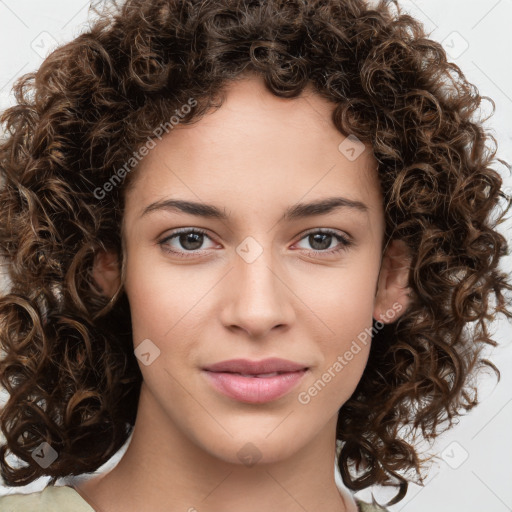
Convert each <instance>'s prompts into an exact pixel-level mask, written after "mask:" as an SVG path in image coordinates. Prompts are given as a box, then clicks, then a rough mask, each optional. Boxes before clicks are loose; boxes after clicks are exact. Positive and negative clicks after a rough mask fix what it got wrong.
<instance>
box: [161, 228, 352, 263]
mask: <svg viewBox="0 0 512 512" xmlns="http://www.w3.org/2000/svg"><path fill="white" fill-rule="evenodd" d="M184 233H194V234H200V235H206V236H207V237H208V238H210V236H208V234H207V232H206V231H204V230H203V229H200V228H182V229H179V230H176V231H174V232H173V233H172V234H171V235H169V236H167V237H165V238H164V239H163V240H160V241H159V242H158V245H160V246H161V247H162V249H163V250H164V251H165V252H167V253H170V254H173V255H175V256H178V257H180V258H191V257H194V256H197V255H198V254H201V253H202V252H203V253H204V252H205V251H201V250H200V249H197V250H195V251H185V252H186V253H188V255H186V256H185V255H184V253H183V252H180V251H175V250H173V249H168V248H166V243H167V242H168V241H169V240H172V239H173V238H176V237H177V236H179V235H182V234H184ZM318 233H320V234H324V235H332V236H334V238H336V240H338V242H340V245H339V246H338V248H336V249H330V250H324V251H320V250H317V249H310V250H309V251H308V252H310V253H312V254H313V255H315V256H317V255H318V256H320V257H323V256H325V255H329V256H332V255H333V254H337V253H339V252H341V251H345V250H347V249H348V248H349V247H351V246H352V244H353V242H352V241H350V240H349V239H348V238H346V237H344V236H342V235H340V234H339V233H337V232H336V231H333V230H331V229H316V230H313V231H308V232H307V233H305V234H304V235H303V236H302V238H301V239H300V240H299V242H300V241H301V240H303V239H304V238H306V237H308V236H309V235H314V234H318Z"/></svg>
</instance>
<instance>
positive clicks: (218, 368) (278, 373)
mask: <svg viewBox="0 0 512 512" xmlns="http://www.w3.org/2000/svg"><path fill="white" fill-rule="evenodd" d="M307 370H308V367H307V366H305V365H303V364H299V363H294V362H293V361H287V360H285V359H277V358H272V359H264V360H263V361H249V360H247V359H231V360H229V361H222V362H220V363H215V364H213V365H210V366H207V367H206V368H204V371H205V375H206V377H207V378H208V380H209V382H210V384H212V386H213V387H214V388H215V389H216V390H217V391H219V392H221V393H222V394H224V395H226V396H228V397H230V398H234V399H235V400H239V401H241V402H249V403H265V402H270V401H272V400H277V399H278V398H280V397H282V396H284V395H286V394H287V393H288V392H289V391H291V390H292V388H294V387H295V386H296V384H297V383H298V382H299V381H300V380H301V379H302V377H303V376H304V374H305V373H306V371H307Z"/></svg>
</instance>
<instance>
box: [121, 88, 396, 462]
mask: <svg viewBox="0 0 512 512" xmlns="http://www.w3.org/2000/svg"><path fill="white" fill-rule="evenodd" d="M333 108H334V107H333V105H331V104H330V103H328V102H327V101H326V100H324V99H322V98H321V97H319V96H316V95H314V94H313V93H311V92H308V93H307V94H304V96H303V97H301V98H295V99H282V98H278V97H276V96H274V95H272V94H271V93H270V92H268V91H267V90H266V89H265V88H264V86H263V83H262V82H261V81H260V80H259V79H256V78H250V79H244V80H243V81H240V82H237V83H232V84H231V85H230V86H229V89H228V94H227V97H226V101H225V103H224V104H223V106H222V107H221V108H220V109H219V110H217V111H215V112H214V113H212V114H209V115H207V116H205V117H203V118H202V119H201V120H200V121H199V122H197V123H196V124H193V125H189V126H186V125H177V126H175V127H174V128H173V129H172V130H171V131H170V132H169V133H168V134H167V135H165V136H164V137H163V138H162V140H161V141H159V142H158V143H157V146H156V147H155V148H154V149H152V150H150V151H149V153H148V154H147V156H146V157H145V158H144V159H143V161H142V162H141V164H140V166H139V168H138V169H137V171H136V172H137V173H138V174H137V176H134V178H136V179H135V181H134V182H133V187H132V188H131V189H130V190H129V192H128V193H127V196H126V208H125V215H124V219H123V238H124V242H125V250H126V255H125V257H126V280H125V290H126V293H127V295H128V299H129V303H130V308H131V314H132V322H133V337H134V348H135V349H136V350H135V353H136V354H137V356H138V357H139V365H140V368H141V371H142V374H143V378H144V383H143V388H144V390H145V395H144V396H145V398H144V399H145V400H146V404H145V409H144V410H145V411H146V412H147V411H150V413H151V414H150V416H151V417H150V418H148V421H152V422H153V424H154V429H155V431H157V432H156V435H159V434H158V429H160V431H159V432H160V434H161V435H167V434H169V432H173V434H175V435H177V436H178V437H179V438H181V439H182V440H183V443H185V444H187V443H188V444H190V446H195V447H196V448H197V447H198V448H200V449H202V450H203V451H206V452H208V453H209V454H210V455H213V456H215V457H217V458H220V459H223V460H225V461H229V462H235V463H241V462H246V461H247V460H253V461H256V460H260V461H261V462H272V461H277V460H280V459H283V458H285V457H288V456H290V455H292V454H293V453H296V452H298V451H299V450H301V449H303V448H304V447H306V446H311V445H312V444H313V443H314V442H320V440H321V439H324V440H326V439H327V440H328V441H326V442H328V443H331V444H332V443H333V441H334V429H335V425H336V419H337V412H338V409H339V408H340V407H341V405H342V404H343V403H344V402H345V401H346V400H347V399H348V398H349V397H350V395H351V394H352V392H353V391H354V389H355V387H356V385H357V383H358V381H359V380H360V378H361V375H362V373H363V370H364V367H365V364H366V361H367V357H368V352H369V348H370V343H369V341H370V336H369V335H368V333H369V332H370V329H371V326H372V316H373V317H374V318H376V319H379V317H382V315H386V316H387V317H388V319H396V316H395V315H396V314H397V312H398V310H399V309H400V308H402V306H401V305H400V304H398V306H397V305H396V302H395V304H394V305H392V299H393V297H392V294H391V293H389V291H390V288H389V281H391V280H392V278H393V275H392V274H389V275H388V281H386V282H383V283H382V287H381V288H380V289H379V294H378V296H377V298H376V289H377V284H378V282H380V281H379V269H380V264H381V244H382V241H383V235H384V213H383V205H382V197H381V193H380V189H379V183H378V179H377V174H376V160H375V159H374V157H373V156H372V154H371V151H370V150H369V149H368V147H366V148H364V147H363V146H360V145H359V144H358V143H357V140H356V142H353V141H351V140H349V139H347V140H345V137H344V136H343V135H341V134H340V133H339V132H338V131H337V130H336V129H335V127H334V125H333V124H332V121H331V120H330V115H331V112H332V110H333ZM340 143H342V144H341V146H340ZM362 149H365V151H364V152H362V153H361V154H359V153H360V151H361V150H362ZM328 200H331V202H330V203H328V204H330V206H328V207H326V206H318V207H316V208H315V207H313V206H307V205H310V204H313V203H319V202H323V201H328ZM170 201H179V202H181V203H175V205H174V206H172V204H171V203H170ZM167 202H169V203H167ZM185 202H187V205H185ZM188 203H197V206H194V207H192V206H191V205H190V204H188ZM180 204H181V206H180ZM206 205H208V206H206ZM194 212H195V213H194ZM178 230H182V231H183V233H182V234H181V236H180V235H178V236H173V235H176V233H177V231H178ZM194 230H196V231H198V230H199V231H200V233H198V234H197V233H196V234H195V235H194V233H193V231H194ZM191 231H192V233H190V232H191ZM322 231H323V232H324V234H322ZM187 233H188V234H187ZM337 237H339V238H337ZM386 287H388V288H386ZM386 290H387V292H386ZM379 297H380V299H379ZM402 305H404V303H403V301H402ZM386 308H387V310H386ZM393 317H395V318H393ZM270 358H279V359H280V360H285V361H288V363H283V362H282V361H281V362H279V361H278V362H277V363H276V362H275V361H274V362H272V361H271V362H270V363H268V364H267V363H263V364H262V365H260V366H258V363H260V362H262V361H263V360H267V359H270ZM233 360H244V361H245V363H240V361H235V362H233ZM226 361H230V362H229V363H225V362H226ZM251 363H254V365H251ZM272 363H274V364H272ZM287 364H288V366H287ZM214 365H216V366H214ZM276 372H277V375H276ZM281 372H283V373H281ZM242 374H244V375H245V376H244V375H242ZM265 374H268V375H265ZM141 396H142V395H141ZM317 446H318V445H317Z"/></svg>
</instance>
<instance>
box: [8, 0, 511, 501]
mask: <svg viewBox="0 0 512 512" xmlns="http://www.w3.org/2000/svg"><path fill="white" fill-rule="evenodd" d="M245 73H256V74H258V75H259V76H262V77H263V78H264V81H265V85H266V87H267V88H268V90H269V91H271V92H272V93H273V94H275V95H276V96H280V97H284V98H294V97H297V96H298V95H299V94H300V93H301V92H302V91H303V89H304V88H305V87H306V86H307V85H312V86H313V87H314V88H315V91H316V93H317V94H319V95H321V96H322V97H324V98H326V99H328V100H330V101H332V102H334V103H335V104H336V108H335V110H334V112H333V115H332V121H333V122H334V124H335V126H336V128H337V129H338V130H339V131H340V132H341V133H342V134H345V135H347V134H352V135H355V136H356V137H357V138H359V139H360V140H361V141H363V142H365V143H368V144H369V145H370V146H371V147H372V148H373V153H374V156H375V158H376V159H377V161H378V176H379V179H380V183H381V187H382V193H383V197H384V205H385V222H386V232H385V242H386V243H387V242H389V241H390V240H392V239H401V240H403V241H404V242H405V243H406V244H407V245H408V247H409V248H410V251H411V254H412V263H411V268H410V273H409V286H410V287H411V289H412V292H413V293H412V295H413V296H412V302H411V304H410V306H409V308H408V309H407V311H406V312H405V313H404V314H403V315H402V316H401V317H400V318H399V319H398V320H397V321H396V322H394V323H392V324H387V325H385V326H384V327H383V328H380V329H374V334H373V340H374V341H376V342H374V343H372V347H371V351H370V357H369V360H368V364H367V367H366V369H365V371H364V374H363V376H362V379H361V381H360V382H359V385H358V387H357V389H356V390H355V392H354V394H353V395H352V396H351V398H350V399H349V400H348V401H347V402H346V403H345V404H344V405H343V406H342V407H341V409H340V411H339V415H338V425H337V439H338V440H339V441H340V442H341V445H342V447H341V450H340V453H339V457H338V465H339V468H340V471H341V475H342V478H343V481H344V483H345V484H346V485H347V486H348V487H349V488H350V489H352V490H360V489H363V488H366V487H368V486H370V485H374V484H381V485H398V486H399V492H398V495H397V497H396V498H395V501H398V500H399V499H401V498H402V497H403V496H404V495H405V492H406V489H407V482H408V480H411V479H412V477H409V476H407V475H408V473H410V472H412V473H413V474H415V475H419V478H420V481H421V470H422V467H423V463H424V462H425V461H424V460H421V457H420V455H419V450H418V448H417V447H415V446H414V443H411V442H409V441H408V440H407V439H406V435H405V431H407V430H410V431H411V432H416V431H417V432H421V434H422V436H423V438H424V439H434V438H435V437H436V436H437V435H438V434H439V433H440V432H441V431H442V430H444V428H448V427H449V426H450V425H452V423H453V419H454V418H455V417H457V416H459V415H460V414H462V413H463V412H464V411H465V410H469V409H471V408H472V407H473V406H475V405H476V404H477V393H476V387H475V385H474V382H473V380H472V379H473V377H474V376H475V372H476V371H477V369H478V368H481V367H482V366H485V365H488V366H493V365H492V364H491V363H490V362H488V361H487V360H485V359H483V356H482V349H483V348H484V347H485V346H487V345H496V342H495V341H494V340H493V339H492V337H491V335H490V334H489V331H488V326H489V323H490V322H492V321H494V319H495V317H496V314H497V313H501V314H504V315H506V317H507V318H512V309H511V307H510V302H508V299H507V292H509V291H510V290H512V284H511V283H510V281H509V280H508V276H507V274H506V273H504V272H502V271H500V269H499V264H500V258H502V257H503V256H505V255H507V254H508V252H507V250H508V246H507V242H506V239H505V238H504V236H503V235H502V234H500V233H499V232H498V230H497V227H498V225H499V224H500V223H502V222H503V220H504V219H505V215H506V213H507V212H508V210H509V208H510V206H511V204H512V198H510V197H509V196H508V195H506V194H505V192H504V189H503V182H502V178H501V176H500V174H499V172H498V171H497V170H496V169H495V168H493V166H494V167H495V164H496V163H497V162H498V161H499V162H501V163H502V164H504V165H505V166H506V167H507V168H508V169H509V170H510V168H511V167H510V165H508V164H507V163H506V162H504V161H503V160H500V159H497V158H496V148H494V150H492V148H491V144H490V142H491V141H492V142H493V143H494V144H495V145H496V140H495V139H494V137H493V136H492V135H490V134H488V133H487V132H486V131H485V130H484V127H483V122H484V121H482V120H480V119H476V118H475V112H476V110H477V109H478V107H479V105H480V103H481V100H482V99H483V98H485V99H487V100H489V101H490V102H491V103H492V104H493V107H494V102H493V101H492V100H491V99H489V98H486V97H482V96H480V95H479V92H478V90H477V89H476V87H475V86H474V85H472V84H470V83H468V82H467V80H466V78H465V76H464V74H463V73H462V71H461V70H460V69H459V67H458V66H456V65H455V64H453V63H450V62H448V61H447V56H446V54H445V51H444V50H443V48H442V46H441V45H440V44H439V43H438V42H435V41H433V40H431V39H428V38H427V36H426V34H425V31H424V28H423V26H422V24H421V23H420V22H419V21H418V20H416V19H414V18H413V17H411V16H410V15H407V14H403V12H402V11H401V10H400V7H399V5H398V4H397V2H396V1H386V0H380V1H379V3H378V4H377V5H370V4H369V3H367V2H365V1H364V0H322V1H320V0H271V1H269V0H265V1H263V0H215V1H208V0H201V1H198V0H179V1H176V2H171V1H169V0H150V1H148V0H127V1H126V2H124V3H123V4H121V5H115V8H114V9H113V10H112V11H110V12H108V13H104V14H102V15H100V16H98V17H97V18H96V19H95V20H94V23H93V24H91V26H90V27H89V28H88V30H87V31H85V32H84V33H82V34H81V35H79V36H78V37H76V38H75V39H74V40H73V41H71V42H69V43H67V44H64V45H62V46H60V47H59V48H57V49H56V50H54V51H53V52H52V53H51V54H50V55H49V56H48V57H47V58H46V59H45V61H44V62H43V63H42V65H41V67H40V68H39V69H38V70H37V71H36V72H34V73H29V74H26V75H24V76H22V77H21V78H19V79H18V80H17V81H16V83H15V85H14V91H15V98H16V104H15V105H14V106H12V107H10V108H8V109H6V110H5V111H4V112H3V114H2V116H1V118H0V120H1V123H2V124H4V125H5V133H6V136H5V137H4V139H3V141H2V142H1V144H0V176H1V177H2V179H3V181H4V186H3V188H2V189H1V190H0V206H1V211H2V218H1V219H0V253H1V255H2V256H3V257H5V258H6V260H7V262H8V264H9V266H8V271H9V277H10V281H11V282H12V286H11V290H10V293H8V294H7V295H5V296H4V297H2V298H0V324H1V330H0V343H1V347H2V349H3V350H4V351H5V354H4V357H3V359H2V360H1V361H0V382H1V384H2V385H3V386H4V387H5V389H6V390H7V391H8V393H9V399H8V401H7V402H6V404H5V406H4V407H3V408H2V410H1V413H0V425H1V429H2V432H3V434H4V435H5V438H6V444H5V445H3V446H2V447H1V448H0V468H1V475H2V477H3V479H4V481H5V482H6V483H7V485H9V486H20V485H25V484H28V483H29V482H31V481H33V480H34V479H36V478H39V477H42V476H51V477H52V479H51V483H52V484H54V483H55V481H56V480H57V479H58V478H59V477H63V476H67V475H76V474H81V473H86V472H92V471H95V470H96V469H97V468H98V467H100V466H101V465H102V464H104V463H105V462H106V461H107V460H108V459H109V458H110V457H111V456H112V455H113V454H114V453H115V452H116V451H117V450H118V449H119V448H120V447H121V446H122V445H123V443H125V441H126V440H127V438H128V436H129V435H130V433H131V431H132V428H133V425H134V420H135V415H136V410H137V404H138V396H139V391H140V384H141V378H142V377H141V372H140V369H139V366H138V364H137V362H136V357H135V355H134V351H133V343H132V339H131V336H132V332H131V319H130V312H129V303H128V300H127V297H126V294H125V293H124V291H123V289H122V284H121V287H120V289H119V290H118V292H117V293H116V295H115V296H114V298H113V300H110V301H109V298H108V297H105V296H104V295H103V293H102V291H101V290H100V289H99V287H98V285H97V284H96V283H95V281H94V279H93V277H92V264H93V261H94V256H95V254H96V253H97V252H98V251H99V250H107V249H110V250H114V251H115V252H116V253H117V254H118V256H119V259H120V261H123V252H124V248H123V244H122V240H121V238H122V237H121V231H120V226H121V219H122V216H123V208H124V195H125V192H126V190H127V187H128V186H129V184H130V183H131V182H132V180H133V176H134V175H135V174H136V169H135V170H133V171H132V172H130V173H129V174H128V175H127V176H126V177H125V178H124V180H123V181H122V183H121V184H120V185H119V186H117V187H112V190H110V191H109V193H107V194H102V197H101V198H100V199H99V198H98V192H97V191H98V190H99V189H101V188H102V187H103V185H104V184H105V183H106V182H107V181H109V179H111V177H112V175H113V173H114V170H115V169H119V168H121V167H122V166H123V165H124V164H125V162H127V160H129V159H130V158H131V157H132V155H133V151H134V148H137V147H140V146H141V145H142V144H143V143H144V142H147V141H148V140H150V139H154V138H155V128H156V127H158V126H159V125H161V124H162V123H163V122H166V121H168V120H169V119H170V118H171V117H172V116H173V115H175V113H176V111H177V109H178V108H179V107H180V106H181V105H183V104H185V103H187V100H188V99H189V98H191V97H192V98H195V99H196V100H197V106H195V107H194V108H193V109H190V111H189V113H187V114H186V115H183V116H181V115H180V118H181V119H180V122H181V123H192V122H194V120H198V119H200V118H201V117H202V116H203V115H204V114H206V113H208V112H210V111H211V109H212V108H218V107H220V105H221V104H222V94H221V93H222V91H223V87H224V86H225V85H226V84H227V83H229V82H230V81H233V80H236V79H237V78H238V77H240V76H242V74H245ZM500 200H504V204H503V205H501V204H500ZM496 212H498V213H497V215H495V216H494V217H493V214H494V213H496ZM123 266H124V265H123ZM374 322H375V320H374ZM495 370H496V369H495ZM498 375H499V373H498ZM43 441H46V442H48V443H49V444H50V445H51V446H52V447H53V448H54V449H55V450H56V451H57V452H58V454H59V456H58V458H57V459H56V460H55V461H54V462H53V463H52V464H51V465H50V466H49V467H47V468H42V467H41V466H40V465H39V464H37V463H35V461H34V459H33V458H32V456H31V454H32V451H33V450H34V449H35V448H36V447H37V446H38V445H40V443H41V442H43ZM8 452H11V453H12V454H14V455H15V456H16V457H18V458H19V459H20V460H21V461H23V462H25V463H26V465H25V466H21V467H16V468H13V467H11V466H10V465H9V464H8V462H7V460H6V457H7V455H8Z"/></svg>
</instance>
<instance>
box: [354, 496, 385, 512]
mask: <svg viewBox="0 0 512 512" xmlns="http://www.w3.org/2000/svg"><path fill="white" fill-rule="evenodd" d="M355 500H356V504H357V510H358V512H389V511H388V509H387V508H383V507H380V506H379V505H377V504H374V505H372V504H371V503H366V502H364V501H361V500H358V499H357V498H355Z"/></svg>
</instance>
